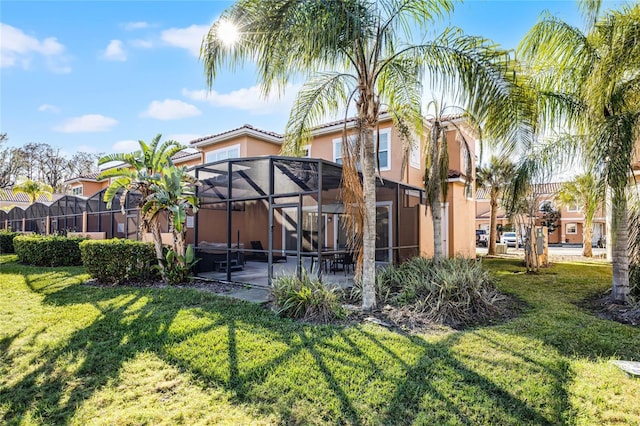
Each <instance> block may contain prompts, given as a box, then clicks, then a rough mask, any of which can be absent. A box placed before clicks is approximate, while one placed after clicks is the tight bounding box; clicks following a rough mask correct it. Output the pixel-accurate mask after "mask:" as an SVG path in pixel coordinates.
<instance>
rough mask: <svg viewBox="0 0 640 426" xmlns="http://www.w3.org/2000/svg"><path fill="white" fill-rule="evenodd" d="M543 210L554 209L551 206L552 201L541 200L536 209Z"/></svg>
mask: <svg viewBox="0 0 640 426" xmlns="http://www.w3.org/2000/svg"><path fill="white" fill-rule="evenodd" d="M545 210H549V211H551V210H555V209H554V208H553V203H552V202H551V201H543V202H541V203H540V205H539V206H538V211H541V212H543V211H545Z"/></svg>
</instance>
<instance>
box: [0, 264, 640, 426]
mask: <svg viewBox="0 0 640 426" xmlns="http://www.w3.org/2000/svg"><path fill="white" fill-rule="evenodd" d="M515 262H516V261H511V260H493V261H485V264H486V265H487V267H489V268H490V269H491V270H492V271H494V273H495V274H496V275H497V276H498V277H499V286H500V288H501V289H502V290H503V291H505V292H508V293H511V294H513V295H515V296H516V297H518V298H519V299H521V300H522V301H524V302H525V303H526V307H525V308H524V311H523V312H522V313H521V314H520V316H518V317H517V318H516V319H513V320H511V321H509V322H507V323H504V324H501V325H497V326H490V327H479V328H475V329H471V330H467V331H464V332H458V331H451V332H448V333H441V334H438V335H430V336H416V335H404V334H399V333H396V332H391V331H388V330H386V329H384V328H381V327H379V326H376V325H359V326H350V327H334V326H310V325H301V324H299V323H296V322H293V321H288V320H282V319H279V318H277V317H276V316H274V315H273V314H271V313H270V312H267V311H265V310H263V309H262V308H259V307H256V306H252V305H249V304H245V303H241V302H233V301H229V300H226V299H222V298H218V297H216V296H213V295H211V294H207V293H203V292H198V291H195V290H180V289H139V288H126V287H125V288H108V289H104V288H94V287H87V286H81V285H79V284H80V283H81V282H82V281H84V280H85V279H87V278H88V277H87V276H86V275H85V274H84V273H83V270H82V268H55V269H46V268H32V267H25V266H21V265H18V264H16V263H15V257H13V256H7V255H4V256H0V417H1V418H2V419H3V420H4V421H3V423H9V424H56V425H58V424H109V425H113V424H116V425H117V424H176V423H185V424H212V423H213V424H219V423H223V424H224V423H228V424H273V423H294V424H295V423H302V424H309V423H311V424H320V423H323V424H340V423H343V424H408V423H415V424H429V425H431V424H492V425H493V424H518V425H520V424H584V425H594V424H640V403H639V399H638V398H639V396H640V380H634V379H630V378H628V377H626V376H625V375H624V374H623V373H622V372H620V371H618V370H617V368H616V367H614V366H612V365H611V364H610V363H609V362H608V361H609V360H610V359H619V358H623V359H631V360H637V361H640V329H639V328H638V327H635V328H634V327H631V326H626V325H621V324H617V323H614V322H610V321H605V320H600V319H598V318H596V317H594V316H593V315H591V314H589V313H588V312H586V311H584V310H583V309H581V308H580V307H578V306H577V305H576V304H574V303H576V302H580V301H581V300H582V299H584V298H585V297H586V296H588V295H591V294H593V293H595V292H598V291H601V290H603V289H605V288H607V286H608V285H609V279H610V267H607V266H606V265H605V266H602V265H589V264H560V265H556V266H555V267H553V268H552V269H550V270H548V271H544V272H543V273H542V274H540V275H538V276H530V275H525V274H524V273H523V272H522V268H521V267H519V266H518V265H517V263H515Z"/></svg>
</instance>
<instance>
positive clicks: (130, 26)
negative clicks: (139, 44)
mask: <svg viewBox="0 0 640 426" xmlns="http://www.w3.org/2000/svg"><path fill="white" fill-rule="evenodd" d="M149 26H150V25H149V23H148V22H144V21H138V22H127V23H126V24H123V25H122V27H123V28H124V29H125V30H127V31H133V30H142V29H144V28H149Z"/></svg>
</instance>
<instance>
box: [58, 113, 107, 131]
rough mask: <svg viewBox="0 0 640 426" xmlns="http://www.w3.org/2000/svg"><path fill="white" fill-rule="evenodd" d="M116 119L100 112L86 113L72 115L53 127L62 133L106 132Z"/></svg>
mask: <svg viewBox="0 0 640 426" xmlns="http://www.w3.org/2000/svg"><path fill="white" fill-rule="evenodd" d="M116 124H118V121H117V120H115V119H113V118H111V117H105V116H104V115H100V114H87V115H83V116H80V117H73V118H70V119H68V120H67V121H65V122H64V123H62V124H60V125H59V126H56V127H54V128H53V130H55V131H56V132H62V133H92V132H106V131H108V130H111V128H112V127H113V126H115V125H116Z"/></svg>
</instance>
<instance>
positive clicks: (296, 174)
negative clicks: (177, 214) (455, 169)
mask: <svg viewBox="0 0 640 426" xmlns="http://www.w3.org/2000/svg"><path fill="white" fill-rule="evenodd" d="M192 170H193V171H194V172H195V173H196V174H197V176H198V179H199V181H200V182H201V186H200V187H199V190H198V196H199V197H200V198H201V200H202V199H213V200H216V201H222V200H238V199H257V198H264V197H267V196H270V195H279V196H282V195H284V194H290V195H295V194H305V193H306V194H310V193H316V192H318V190H320V189H322V190H323V191H327V190H332V189H335V190H337V189H339V188H340V184H341V181H342V166H341V165H339V164H336V163H332V162H330V161H327V160H322V159H316V158H298V157H282V156H264V157H251V158H234V159H228V160H221V161H217V162H214V163H208V164H204V165H201V166H195V167H194V168H193V169H192ZM229 175H231V179H229ZM229 185H230V187H229ZM376 185H377V187H383V186H386V187H393V186H395V185H400V186H402V187H403V188H406V189H411V190H414V191H418V193H421V191H422V189H421V188H418V187H413V186H410V185H406V184H403V183H398V182H395V181H392V180H387V179H385V180H384V181H382V180H380V179H378V180H377V183H376ZM229 189H231V194H229ZM205 202H206V200H205Z"/></svg>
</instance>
